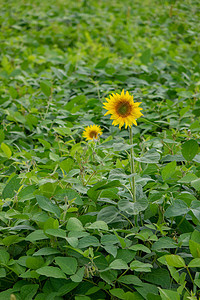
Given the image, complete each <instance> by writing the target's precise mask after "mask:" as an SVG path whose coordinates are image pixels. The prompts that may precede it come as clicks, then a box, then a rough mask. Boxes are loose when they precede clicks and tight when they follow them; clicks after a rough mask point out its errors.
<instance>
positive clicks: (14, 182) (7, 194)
mask: <svg viewBox="0 0 200 300" xmlns="http://www.w3.org/2000/svg"><path fill="white" fill-rule="evenodd" d="M20 182H21V179H20V178H18V175H15V176H14V177H12V178H11V179H10V180H9V181H8V183H7V184H6V186H5V188H4V189H3V192H2V197H3V199H6V198H13V197H14V196H15V194H16V193H17V191H18V190H19V188H20V186H21V184H20Z"/></svg>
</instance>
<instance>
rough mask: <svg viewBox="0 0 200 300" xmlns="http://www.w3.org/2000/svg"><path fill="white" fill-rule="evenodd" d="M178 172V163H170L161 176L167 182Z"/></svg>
mask: <svg viewBox="0 0 200 300" xmlns="http://www.w3.org/2000/svg"><path fill="white" fill-rule="evenodd" d="M175 170H176V162H175V161H172V162H170V163H168V164H167V165H166V166H165V167H164V168H163V169H162V170H161V175H162V178H163V181H167V180H168V179H169V178H170V177H172V176H173V175H174V173H175Z"/></svg>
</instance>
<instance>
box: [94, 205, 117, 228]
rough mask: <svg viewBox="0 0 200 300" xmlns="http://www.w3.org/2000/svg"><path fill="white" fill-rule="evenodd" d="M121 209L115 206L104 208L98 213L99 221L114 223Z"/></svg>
mask: <svg viewBox="0 0 200 300" xmlns="http://www.w3.org/2000/svg"><path fill="white" fill-rule="evenodd" d="M118 214H119V211H118V209H117V208H116V207H114V206H107V207H104V208H102V209H101V210H100V211H99V212H98V215H97V220H98V221H104V222H105V223H107V224H109V223H112V222H113V221H114V220H115V219H116V217H117V216H118Z"/></svg>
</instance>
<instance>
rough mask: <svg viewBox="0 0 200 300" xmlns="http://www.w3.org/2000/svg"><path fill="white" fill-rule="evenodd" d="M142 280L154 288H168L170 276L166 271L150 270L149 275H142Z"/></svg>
mask: <svg viewBox="0 0 200 300" xmlns="http://www.w3.org/2000/svg"><path fill="white" fill-rule="evenodd" d="M143 278H144V280H145V281H148V282H150V283H153V284H155V285H156V286H158V285H160V286H162V287H166V288H168V287H170V275H169V272H168V270H166V269H160V268H157V269H152V270H151V273H146V274H144V276H143Z"/></svg>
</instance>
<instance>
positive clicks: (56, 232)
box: [45, 228, 66, 239]
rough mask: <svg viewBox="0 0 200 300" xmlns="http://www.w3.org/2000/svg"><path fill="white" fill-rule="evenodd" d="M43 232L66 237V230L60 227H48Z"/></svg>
mask: <svg viewBox="0 0 200 300" xmlns="http://www.w3.org/2000/svg"><path fill="white" fill-rule="evenodd" d="M45 233H46V234H47V235H48V234H49V235H52V236H55V237H60V238H63V239H65V238H66V231H65V230H63V229H60V228H56V229H54V228H50V229H47V230H45Z"/></svg>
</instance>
